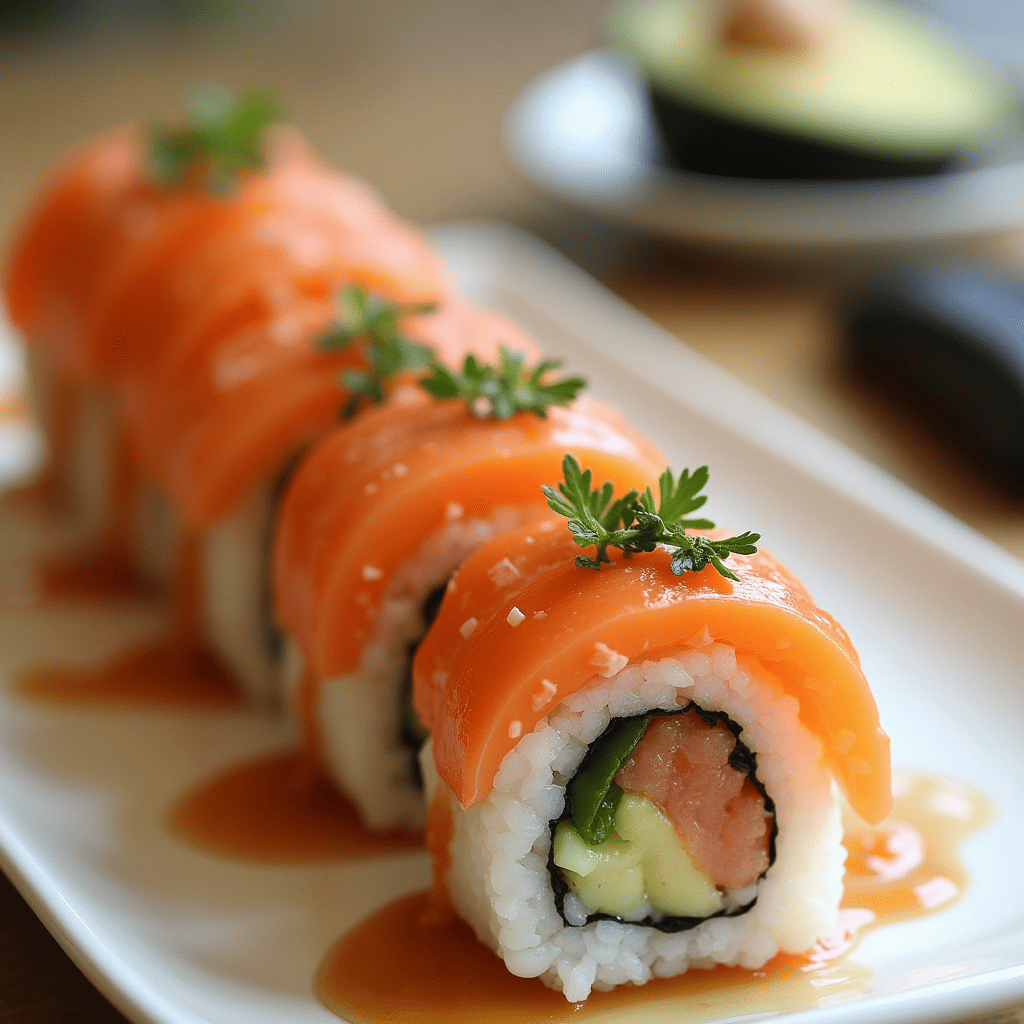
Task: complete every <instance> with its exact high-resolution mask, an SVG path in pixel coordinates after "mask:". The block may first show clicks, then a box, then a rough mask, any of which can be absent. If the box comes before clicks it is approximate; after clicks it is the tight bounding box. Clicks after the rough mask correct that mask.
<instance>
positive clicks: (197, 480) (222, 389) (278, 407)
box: [124, 242, 530, 704]
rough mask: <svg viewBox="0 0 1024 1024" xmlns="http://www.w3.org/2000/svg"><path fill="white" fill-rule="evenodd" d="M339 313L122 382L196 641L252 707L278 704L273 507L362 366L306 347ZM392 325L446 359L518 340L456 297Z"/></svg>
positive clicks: (282, 326)
mask: <svg viewBox="0 0 1024 1024" xmlns="http://www.w3.org/2000/svg"><path fill="white" fill-rule="evenodd" d="M367 248H368V250H369V251H370V252H372V251H373V249H372V242H371V243H370V244H368V246H367ZM368 266H369V268H370V269H371V270H372V269H373V264H372V263H369V264H368ZM376 301H377V302H378V303H379V304H382V305H388V306H389V308H391V309H392V310H395V311H398V312H399V313H400V312H401V310H402V309H403V308H406V307H405V306H404V305H403V304H400V303H397V304H396V303H394V302H391V300H385V299H384V298H383V297H382V296H381V295H379V294H378V295H377V296H376ZM342 315H343V312H342V310H340V309H339V306H338V303H337V301H336V298H335V297H334V296H323V297H320V298H300V299H299V300H297V301H295V302H292V303H290V304H288V305H287V306H285V307H284V308H283V309H281V310H279V311H277V313H276V314H275V315H273V316H272V317H271V318H270V319H269V321H265V322H260V321H259V320H255V321H254V322H253V323H251V324H249V325H246V326H245V327H242V328H240V329H238V330H236V331H233V332H229V333H228V334H227V335H226V336H224V337H213V338H210V339H208V340H206V341H205V342H204V343H202V344H196V345H194V346H193V347H192V349H191V351H189V352H187V353H183V354H179V353H175V352H173V351H171V350H168V351H166V352H165V353H164V356H165V357H166V359H165V362H164V364H163V365H162V366H160V367H158V368H156V369H154V370H152V371H151V372H150V373H149V374H148V376H147V377H145V378H142V377H141V376H140V377H137V378H135V379H133V380H131V381H129V382H128V385H126V388H125V392H126V397H125V403H124V413H125V417H126V422H127V429H128V432H129V436H130V437H131V438H133V439H137V444H138V450H139V451H140V452H142V453H143V454H142V458H143V460H144V461H143V464H144V466H145V468H146V471H147V473H148V474H149V475H150V476H151V478H152V479H154V480H155V481H157V483H158V485H159V493H160V494H162V495H165V496H166V497H165V498H164V499H163V502H164V505H165V512H164V514H165V515H167V514H169V515H171V516H172V517H173V518H174V519H175V520H176V521H177V522H178V523H179V527H178V532H179V533H183V532H189V533H191V534H193V535H195V536H196V537H197V538H198V585H199V594H198V602H199V607H200V621H201V629H202V639H203V641H204V643H205V644H206V645H207V646H208V647H209V648H210V649H211V650H212V651H213V652H214V653H215V654H216V655H217V656H218V657H219V658H220V659H221V661H222V662H223V663H224V664H225V666H226V667H227V668H228V669H229V670H230V671H231V672H232V674H233V676H234V677H235V678H236V679H237V680H238V682H239V683H240V684H241V685H242V687H243V689H244V692H245V693H246V695H247V696H248V697H249V698H250V699H252V700H253V701H255V702H257V703H261V704H277V703H279V702H280V700H281V690H280V686H279V680H280V678H281V676H280V664H279V659H280V655H281V636H280V633H279V630H278V627H277V625H276V622H275V621H274V617H273V615H272V613H271V601H270V581H269V569H268V565H269V559H270V551H271V540H272V536H273V533H274V524H275V522H276V517H277V513H278V509H279V505H280V502H281V500H282V498H283V496H284V494H285V491H286V489H287V487H288V486H289V484H290V481H291V475H292V473H293V472H294V471H295V470H296V467H297V466H298V465H299V464H300V462H301V460H302V457H303V456H304V455H305V453H306V452H307V451H308V450H309V449H310V447H311V445H313V444H314V442H315V441H316V439H317V438H318V437H319V436H320V435H322V434H324V433H325V432H329V431H330V430H331V429H332V428H333V427H335V426H336V424H337V423H338V420H339V419H340V418H341V414H342V412H343V409H344V407H345V405H346V403H347V402H348V400H349V394H348V392H347V391H346V390H345V388H344V386H343V384H342V382H341V381H340V379H339V378H340V376H341V375H342V373H344V372H345V371H348V372H357V371H359V370H362V369H363V368H365V366H366V361H365V357H364V342H365V339H363V340H361V341H360V340H359V339H356V342H355V343H353V344H352V345H350V346H346V347H345V348H343V349H342V350H340V351H338V352H328V351H325V350H324V349H323V347H322V346H320V345H319V344H318V339H321V338H322V337H324V336H326V335H329V334H330V333H331V331H332V330H336V329H337V327H338V320H339V318H340V317H342ZM398 321H399V325H400V327H401V329H402V336H403V337H406V338H407V339H408V340H409V341H410V342H412V343H414V344H422V345H426V344H430V345H431V347H432V348H434V349H436V350H437V351H441V352H444V353H446V354H447V355H448V356H449V358H453V359H454V358H456V357H459V358H461V357H462V356H464V355H465V354H466V352H468V351H474V346H475V351H476V353H477V354H478V355H480V356H481V357H484V358H487V357H489V356H492V355H493V354H494V353H495V352H496V351H497V348H498V346H499V345H501V344H513V343H516V344H520V343H521V344H530V343H528V342H526V341H525V339H523V338H522V336H521V335H520V332H518V331H517V330H516V329H515V328H514V327H513V326H512V325H511V324H508V323H506V322H505V321H503V320H502V319H501V318H499V317H496V316H494V315H493V314H490V313H488V312H486V311H484V310H479V309H476V308H474V307H471V306H468V305H466V304H465V303H462V302H458V301H455V300H453V301H448V302H446V303H445V304H444V306H443V308H442V309H440V310H438V311H437V312H435V313H431V314H422V313H421V314H419V315H412V314H410V315H407V316H403V315H399V316H398ZM176 355H180V358H177V359H175V358H174V357H175V356H176ZM128 386H130V387H132V389H133V390H132V391H131V393H130V397H128V394H127V388H128ZM257 410H258V412H257ZM168 437H170V438H173V439H174V443H173V444H169V443H167V440H166V439H167V438H168ZM158 512H159V510H158Z"/></svg>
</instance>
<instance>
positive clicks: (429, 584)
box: [284, 505, 537, 829]
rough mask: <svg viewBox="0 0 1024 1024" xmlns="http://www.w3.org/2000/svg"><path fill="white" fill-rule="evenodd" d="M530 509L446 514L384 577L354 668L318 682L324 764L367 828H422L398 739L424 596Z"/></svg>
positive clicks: (288, 665) (422, 813)
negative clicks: (462, 515)
mask: <svg viewBox="0 0 1024 1024" xmlns="http://www.w3.org/2000/svg"><path fill="white" fill-rule="evenodd" d="M536 513H537V506H535V505H534V506H518V505H516V506H511V505H504V506H498V507H497V508H495V509H494V510H493V511H492V512H491V513H490V514H489V515H488V516H486V517H481V518H473V519H461V518H457V517H455V518H452V519H451V520H450V521H449V522H448V523H446V524H445V525H444V526H443V527H442V528H441V529H440V530H437V531H436V532H435V533H433V534H432V535H431V536H430V537H429V538H428V539H427V540H426V541H425V542H424V543H423V544H422V545H421V546H420V548H419V550H418V551H417V552H416V554H415V555H413V556H412V557H411V558H410V559H408V560H407V561H406V562H405V564H404V565H403V566H402V567H401V568H400V569H399V570H398V572H396V573H395V575H394V576H393V577H392V579H391V580H390V581H389V583H388V585H387V588H386V590H385V592H384V598H383V600H382V602H381V606H380V610H379V613H378V615H377V618H376V621H375V623H374V625H373V629H372V632H371V634H370V637H369V639H368V641H367V643H366V644H365V646H364V647H363V652H362V656H361V658H360V661H359V666H358V668H357V669H356V671H355V672H352V673H349V674H347V675H343V676H335V677H333V678H330V679H325V680H323V681H322V682H321V683H320V693H319V710H320V730H321V737H322V741H323V752H324V756H325V759H326V761H327V764H328V768H329V769H330V771H331V773H332V775H333V777H334V780H335V782H336V783H337V785H338V786H339V788H340V789H341V790H342V791H343V792H344V793H345V794H347V795H348V797H349V798H350V799H351V800H352V801H353V802H354V803H355V804H356V806H357V808H358V809H359V812H360V814H361V815H362V818H363V820H364V821H365V823H366V824H367V825H368V826H369V827H370V828H374V829H388V828H397V827H404V828H422V827H423V825H424V823H425V822H426V803H425V800H424V797H423V790H422V787H421V786H420V783H419V781H418V779H417V777H416V772H415V767H414V765H415V755H414V753H413V752H412V751H411V750H410V749H409V747H408V746H407V745H406V744H405V743H403V742H402V738H401V732H402V711H403V708H402V703H403V686H404V683H405V680H406V673H407V671H408V664H409V646H410V644H413V643H416V642H417V641H419V640H420V638H421V637H422V635H423V629H424V624H423V618H422V608H423V603H424V601H425V600H426V598H427V596H428V595H429V594H430V592H431V591H432V590H434V589H435V588H436V587H438V586H440V585H441V584H443V583H444V582H446V581H447V580H448V579H449V578H450V576H451V575H452V573H453V572H454V571H455V570H456V569H457V568H458V567H459V566H460V565H461V564H462V563H463V562H464V561H465V560H466V559H467V558H468V557H469V555H470V554H472V553H473V552H474V551H475V550H476V549H477V548H478V547H480V545H481V544H484V543H485V542H486V541H489V540H491V539H492V538H493V537H497V536H499V535H500V534H503V533H508V532H509V531H510V530H514V529H516V527H518V526H520V525H522V524H523V523H525V522H527V521H528V520H529V519H530V518H532V517H534V516H536ZM371 568H373V567H371ZM364 575H365V572H364ZM298 662H299V659H298V658H297V656H296V653H295V647H294V645H292V647H291V650H290V652H289V654H288V656H287V657H286V658H285V659H284V668H285V670H286V672H287V675H288V677H289V679H290V681H288V680H286V681H285V683H284V686H285V687H286V688H288V689H291V690H292V692H294V691H295V689H296V680H297V679H298V678H299V677H300V673H301V665H300V664H299V663H298Z"/></svg>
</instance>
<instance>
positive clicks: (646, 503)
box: [544, 455, 761, 580]
mask: <svg viewBox="0 0 1024 1024" xmlns="http://www.w3.org/2000/svg"><path fill="white" fill-rule="evenodd" d="M562 473H563V475H564V476H565V480H564V482H562V483H559V485H558V490H557V491H556V490H555V488H554V487H544V494H545V496H546V497H547V499H548V507H549V508H551V509H553V510H554V511H555V512H557V513H558V514H559V515H562V516H565V517H566V518H567V519H568V520H569V529H570V530H571V531H572V534H573V536H574V537H575V538H576V543H577V544H578V545H579V546H580V547H581V548H585V547H589V546H590V545H592V544H593V545H595V546H596V547H597V557H596V558H590V557H588V556H586V555H580V556H579V557H577V559H576V564H577V565H578V566H580V567H581V568H584V569H600V568H601V564H602V563H603V562H609V563H610V562H611V559H610V558H609V557H608V548H609V547H614V548H619V549H620V550H621V551H622V553H623V554H624V555H626V557H629V556H630V555H632V554H634V553H636V552H638V551H653V550H654V549H655V548H656V547H657V546H658V545H659V544H664V545H666V546H668V547H671V548H674V549H675V550H674V551H673V552H672V562H671V566H672V572H673V573H674V574H675V575H676V576H682V575H683V573H686V572H699V571H700V570H701V569H703V568H704V567H705V566H707V565H709V564H710V565H713V566H714V567H715V569H717V570H718V572H719V573H720V574H721V575H722V576H725V577H726V578H727V579H731V580H738V579H739V577H738V576H737V575H736V574H735V573H734V572H732V571H731V570H729V569H727V568H726V567H725V565H724V564H723V561H722V560H723V559H725V558H728V557H729V555H730V554H732V553H733V552H735V553H737V554H741V555H752V554H753V553H754V552H755V551H756V550H757V548H756V546H755V545H756V543H757V541H759V540H760V539H761V535H760V534H758V533H749V532H748V533H744V534H741V535H740V536H739V537H727V538H725V539H723V540H711V539H710V538H708V537H702V536H696V537H691V536H689V535H688V534H687V533H686V531H687V530H688V529H689V530H710V529H713V528H714V525H715V524H714V523H713V522H711V520H710V519H685V518H683V517H684V516H686V515H688V514H689V513H690V512H694V511H696V510H697V509H698V508H700V507H701V506H702V505H703V504H704V503H705V502H706V501H707V495H705V494H701V493H700V491H702V490H703V489H704V486H705V485H706V484H707V482H708V475H709V474H708V467H707V466H701V467H700V469H697V470H694V472H693V473H690V471H689V470H688V469H684V470H683V472H682V473H681V474H680V475H679V478H678V480H677V479H676V477H675V476H674V474H673V473H672V470H671V469H666V470H665V472H664V473H662V474H661V476H660V477H659V479H658V489H659V492H660V493H659V500H658V504H657V507H655V504H654V495H653V494H652V493H651V489H650V487H648V488H647V490H646V491H645V492H644V493H643V494H641V493H640V492H639V491H635V490H634V491H630V492H629V493H628V494H626V495H624V496H623V497H621V498H618V499H617V500H615V501H614V502H613V501H612V495H613V492H614V486H613V485H612V484H611V483H610V482H609V483H606V484H605V485H604V486H603V487H601V488H600V490H591V487H590V482H591V472H590V470H589V469H588V470H583V469H581V468H580V464H579V463H578V462H577V461H576V460H575V459H574V458H573V457H572V456H571V455H566V456H565V458H564V459H563V460H562ZM559 492H561V494H559Z"/></svg>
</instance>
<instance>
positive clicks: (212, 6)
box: [0, 0, 264, 39]
mask: <svg viewBox="0 0 1024 1024" xmlns="http://www.w3.org/2000/svg"><path fill="white" fill-rule="evenodd" d="M253 6H258V7H263V6H264V0H258V2H257V0H249V2H248V3H242V2H241V0H0V39H2V38H3V37H4V36H19V35H27V34H32V35H35V36H59V35H66V34H68V33H74V32H88V31H97V30H98V31H101V32H102V31H103V30H106V29H112V30H115V31H116V30H119V29H123V28H124V27H125V26H139V25H141V26H150V25H157V26H167V27H171V28H186V29H192V28H197V27H198V28H208V27H212V26H215V25H221V24H227V23H230V22H234V21H245V20H247V19H248V18H249V17H250V16H251V14H252V8H253Z"/></svg>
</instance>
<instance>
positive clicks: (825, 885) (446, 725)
mask: <svg viewBox="0 0 1024 1024" xmlns="http://www.w3.org/2000/svg"><path fill="white" fill-rule="evenodd" d="M601 478H602V477H601V476H597V479H598V480H600V479H601ZM704 479H705V476H704V474H702V473H701V472H700V471H698V473H696V474H694V475H693V477H687V476H686V475H684V477H683V478H681V479H680V480H676V479H675V478H673V477H668V478H667V479H666V478H664V477H663V479H662V486H661V500H660V502H659V501H656V500H655V499H654V498H653V497H652V496H650V495H648V496H646V497H643V496H637V495H635V494H634V495H632V496H626V498H625V501H624V506H622V507H616V506H615V505H609V500H610V489H608V491H606V492H605V493H604V494H603V501H602V500H601V498H602V495H601V494H600V493H599V489H598V490H595V491H592V490H591V487H590V479H589V477H587V478H586V479H583V478H582V476H581V474H580V473H579V467H578V466H575V467H574V466H573V465H568V466H567V467H566V482H565V483H564V484H563V488H564V490H563V491H562V492H561V493H560V494H557V495H556V494H554V493H553V492H552V493H551V495H550V496H551V499H552V507H553V508H556V509H557V510H558V511H559V512H560V513H561V514H563V515H566V516H568V517H570V519H571V523H570V525H571V528H572V530H573V533H574V534H575V536H573V535H572V534H570V532H569V531H568V530H566V529H565V521H564V520H563V519H559V518H557V517H556V516H554V515H551V516H550V517H549V518H548V519H547V520H546V521H543V522H538V523H533V524H531V525H530V526H528V527H524V528H522V529H520V530H518V531H516V532H514V533H512V534H510V535H507V536H505V537H502V538H499V539H497V540H495V541H492V542H490V543H488V544H486V545H484V546H483V547H481V548H480V549H478V550H477V551H476V552H475V553H474V554H473V555H472V556H471V557H470V558H469V559H467V560H466V561H465V562H464V563H463V565H462V566H461V568H460V569H459V570H458V571H457V572H456V573H455V575H454V577H453V579H452V583H451V585H450V586H449V588H448V592H447V593H446V595H445V597H444V600H443V601H442V603H441V607H440V610H439V612H438V615H437V618H436V620H435V622H434V625H433V627H432V629H431V631H430V633H429V634H428V636H427V638H426V639H425V640H424V642H423V643H422V644H421V645H420V648H419V650H418V652H417V656H416V660H415V664H414V687H415V703H416V708H417V710H418V711H419V714H420V715H421V717H422V719H423V722H424V724H425V726H426V728H427V729H428V730H429V731H430V733H431V736H432V739H431V742H430V744H429V746H428V747H425V748H424V752H423V763H424V775H425V778H426V780H427V786H428V790H429V792H430V793H431V794H432V801H433V802H432V809H431V813H432V815H436V816H437V818H438V822H439V825H438V828H437V829H436V830H435V831H436V833H437V835H439V836H446V835H447V836H450V839H449V840H447V841H445V842H444V843H443V846H442V847H441V848H439V849H435V851H434V853H435V856H436V857H437V858H438V863H437V870H436V873H435V877H438V878H440V879H441V885H442V888H443V893H442V895H444V896H446V897H447V899H448V900H450V902H451V904H452V905H453V906H454V908H455V909H456V910H457V912H458V913H459V914H460V915H461V916H463V917H464V918H465V919H466V920H467V921H468V922H469V923H470V924H471V925H472V927H473V928H474V930H475V931H476V933H477V935H478V937H479V938H480V939H481V941H483V942H484V943H486V944H487V945H489V946H490V947H491V948H492V949H494V950H495V951H496V952H497V953H498V955H499V956H501V957H502V958H503V959H504V960H505V962H506V964H507V966H508V968H509V970H510V971H511V972H512V973H513V974H517V975H520V976H523V977H539V978H540V979H541V980H543V981H544V983H545V984H547V985H549V986H552V987H554V988H557V989H560V990H562V991H563V992H564V994H565V997H566V998H567V999H568V1000H570V1001H573V1002H576V1001H579V1000H582V999H585V998H586V997H587V996H588V995H589V993H590V992H591V990H592V989H593V988H598V989H608V988H612V987H614V986H616V985H620V984H624V983H627V982H630V983H633V984H643V983H644V982H646V981H648V980H649V979H651V978H652V977H658V976H671V975H675V974H680V973H682V972H684V971H686V970H688V969H689V968H693V967H711V966H713V965H715V964H730V965H738V966H742V967H746V968H758V967H760V966H762V965H763V964H764V963H765V962H766V961H768V960H769V959H771V958H772V957H773V956H775V955H776V954H777V953H779V952H780V951H786V952H790V953H799V952H803V951H804V950H806V949H808V948H810V947H811V946H812V945H813V944H814V943H815V942H816V941H817V940H819V939H821V938H822V937H824V936H826V935H828V934H830V932H831V931H832V929H833V928H834V927H835V925H836V922H837V915H838V906H839V900H840V897H841V894H842V888H843V885H842V880H843V864H844V860H845V850H844V848H843V846H842V844H841V840H842V828H841V822H840V808H839V802H838V797H837V793H836V786H835V785H834V784H838V789H839V790H841V791H842V792H843V793H844V794H845V796H846V797H847V799H848V800H849V801H850V803H851V805H852V806H853V809H854V810H855V811H856V812H857V813H858V814H860V815H861V816H862V817H863V818H864V819H866V820H867V821H869V822H878V821H880V820H881V819H882V818H883V817H884V816H885V815H886V814H887V812H888V810H889V807H890V802H891V795H890V785H889V748H888V740H887V738H886V736H885V734H884V733H883V732H882V731H881V729H880V727H879V723H878V716H877V711H876V708H875V703H874V700H873V698H872V696H871V693H870V690H869V689H868V685H867V683H866V681H865V679H864V676H863V674H862V672H861V670H860V666H859V662H858V659H857V655H856V653H855V651H854V649H853V647H852V646H851V644H850V641H849V638H848V637H847V635H846V634H845V632H844V631H843V630H842V628H841V627H840V626H839V625H838V624H837V623H836V622H835V620H834V619H832V618H831V617H830V616H829V615H828V614H827V613H826V612H823V611H822V610H821V609H819V608H818V607H817V606H816V605H815V604H814V603H813V601H812V599H811V597H810V595H809V594H808V592H807V590H806V588H805V587H804V586H803V584H801V583H800V581H799V580H798V579H797V578H796V577H795V576H794V575H793V574H792V573H791V572H790V571H789V570H788V569H786V567H785V566H783V565H782V564H780V563H779V562H778V561H777V560H776V559H775V558H773V557H772V556H771V555H769V554H768V553H767V552H765V551H763V550H761V551H756V550H755V543H754V542H755V541H756V540H757V539H758V538H757V537H756V535H749V534H747V535H743V536H741V537H732V538H724V537H723V536H722V534H721V533H710V534H708V533H705V532H696V533H694V532H692V531H693V529H694V528H697V529H698V530H703V528H705V527H708V526H710V523H708V522H707V521H706V520H689V521H687V520H685V516H686V515H687V514H688V510H692V509H693V508H694V507H696V506H695V505H694V503H693V502H694V500H697V497H696V495H697V488H696V485H695V483H694V481H695V480H696V482H697V483H698V484H701V483H702V482H703V480H704ZM698 503H699V501H698ZM684 524H685V525H684ZM583 544H586V545H588V546H589V545H590V544H594V545H597V553H596V556H591V555H580V554H579V552H580V546H581V545H583ZM618 545H622V546H623V547H622V549H621V550H619V551H614V552H613V553H609V552H610V549H612V548H613V547H615V546H618ZM499 560H501V561H502V562H503V564H507V565H508V566H509V571H508V572H507V573H505V574H504V575H502V576H497V575H496V574H494V573H493V572H491V567H492V566H493V565H494V564H495V563H496V562H497V561H499ZM441 819H448V825H442V824H441V823H440V822H441Z"/></svg>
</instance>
